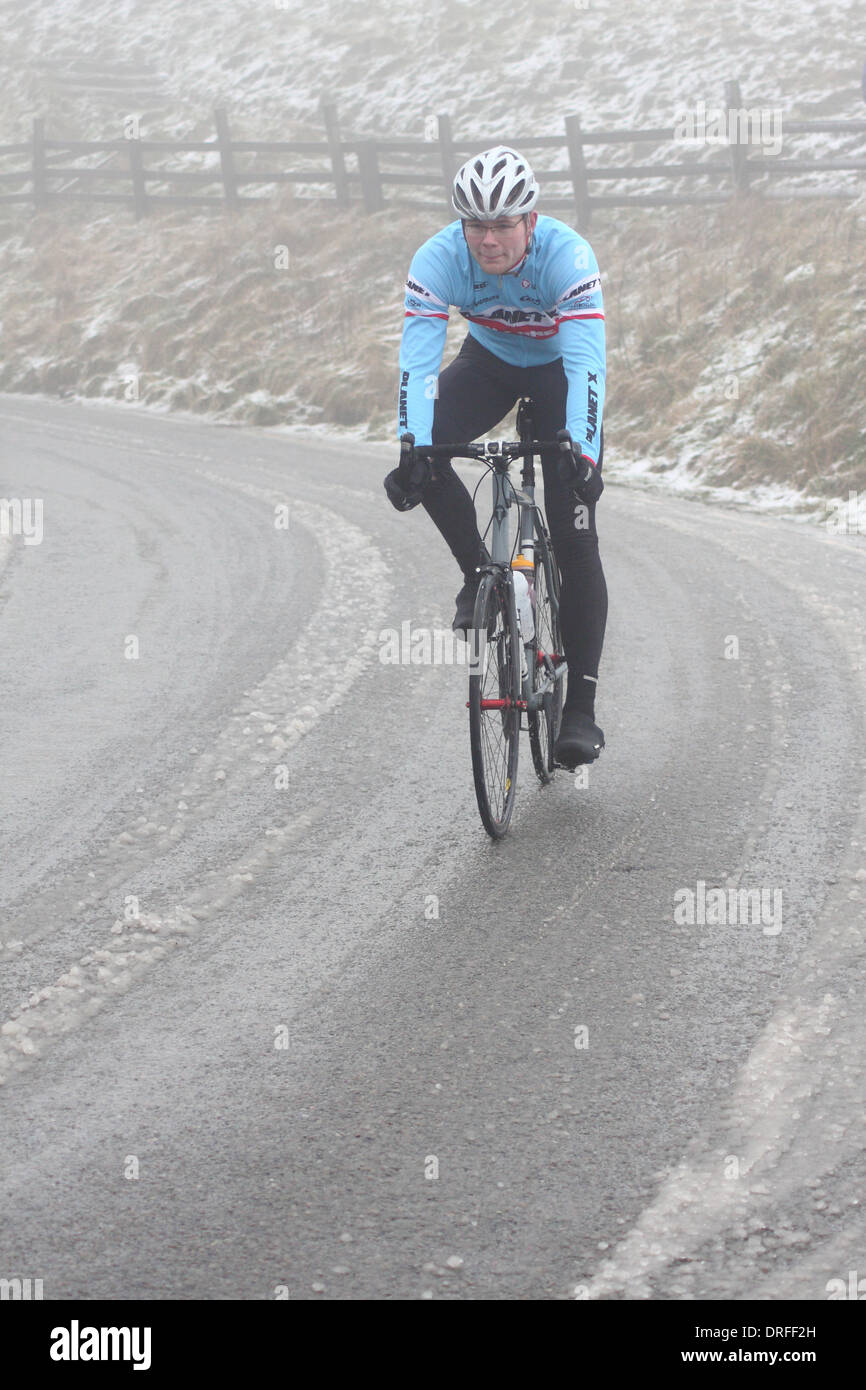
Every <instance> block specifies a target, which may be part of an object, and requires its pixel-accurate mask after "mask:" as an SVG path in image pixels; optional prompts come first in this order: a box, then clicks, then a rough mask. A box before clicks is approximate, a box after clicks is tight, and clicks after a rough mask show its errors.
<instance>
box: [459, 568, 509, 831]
mask: <svg viewBox="0 0 866 1390" xmlns="http://www.w3.org/2000/svg"><path fill="white" fill-rule="evenodd" d="M473 628H474V630H473V631H472V632H470V633H469V634H468V636H469V641H470V643H471V644H472V647H471V659H472V665H471V667H470V672H471V674H470V676H469V741H470V744H471V747H472V772H473V775H474V778H475V795H476V797H477V800H478V810H479V812H480V814H481V819H482V821H483V823H484V828H485V830H486V831H487V833H488V835H490V836H492V837H493V839H494V840H498V839H500V838H501V837H502V836H503V835H504V834H505V832H506V830H507V829H508V825H509V822H510V820H511V813H512V811H513V809H514V796H515V793H516V790H517V754H518V749H519V743H520V740H519V734H520V708H519V706H518V703H517V702H518V700H519V699H520V649H519V646H518V642H519V638H518V632H517V619H516V617H514V618H512V615H511V605H510V603H509V590H508V586H507V583H506V582H505V581H504V580H502V579H500V578H499V577H498V576H497V575H494V574H486V575H484V577H483V579H482V580H481V583H480V585H479V587H478V597H477V598H476V600H475V617H474V619H473Z"/></svg>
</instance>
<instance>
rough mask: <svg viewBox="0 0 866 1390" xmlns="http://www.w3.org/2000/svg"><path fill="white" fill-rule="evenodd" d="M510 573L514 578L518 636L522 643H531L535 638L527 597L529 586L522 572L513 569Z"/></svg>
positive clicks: (528, 597)
mask: <svg viewBox="0 0 866 1390" xmlns="http://www.w3.org/2000/svg"><path fill="white" fill-rule="evenodd" d="M511 573H512V574H513V576H514V601H515V603H516V605H517V621H518V622H519V623H520V635H521V637H522V639H523V641H524V642H531V641H532V639H533V637H534V636H535V623H534V621H533V618H532V599H531V598H530V596H529V584H528V583H527V580H526V575H525V574H524V573H523V571H522V570H518V569H514V570H512V571H511Z"/></svg>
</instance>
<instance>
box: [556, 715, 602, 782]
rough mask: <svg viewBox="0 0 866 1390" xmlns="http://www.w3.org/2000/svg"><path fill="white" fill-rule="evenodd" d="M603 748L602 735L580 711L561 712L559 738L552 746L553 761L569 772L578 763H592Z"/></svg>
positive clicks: (595, 725)
mask: <svg viewBox="0 0 866 1390" xmlns="http://www.w3.org/2000/svg"><path fill="white" fill-rule="evenodd" d="M603 747H604V734H603V733H602V731H601V729H600V728H599V727H598V725H597V724H594V723H593V721H592V719H591V718H590V716H589V715H588V714H584V713H583V711H582V710H577V709H572V710H569V709H566V710H563V712H562V724H561V726H560V730H559V737H558V738H557V740H556V743H555V744H554V745H553V760H554V762H556V763H559V765H560V766H561V767H567V768H568V769H569V770H571V769H572V768H575V767H577V766H578V765H579V764H580V763H593V762H595V760H596V758H597V757H598V755H599V753H600V752H601V750H602V748H603Z"/></svg>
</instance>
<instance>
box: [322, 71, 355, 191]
mask: <svg viewBox="0 0 866 1390" xmlns="http://www.w3.org/2000/svg"><path fill="white" fill-rule="evenodd" d="M321 106H322V115H323V117H324V120H325V138H326V140H327V142H328V151H329V153H330V156H331V167H332V169H333V170H334V185H335V187H336V198H337V204H338V206H339V207H341V208H346V207H348V206H349V180H348V177H347V175H346V161H345V160H344V159H343V146H342V145H341V144H340V123H339V119H338V117H337V108H336V106H335V105H334V103H333V102H330V101H325V99H324V98H322V102H321Z"/></svg>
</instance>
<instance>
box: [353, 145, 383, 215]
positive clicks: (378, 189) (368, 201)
mask: <svg viewBox="0 0 866 1390" xmlns="http://www.w3.org/2000/svg"><path fill="white" fill-rule="evenodd" d="M357 148H358V172H359V173H360V175H361V192H362V193H363V195H364V211H365V212H381V211H382V208H383V207H384V206H385V199H384V198H383V196H382V179H381V177H380V175H379V155H378V151H377V149H376V141H375V140H359V141H358V146H357Z"/></svg>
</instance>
